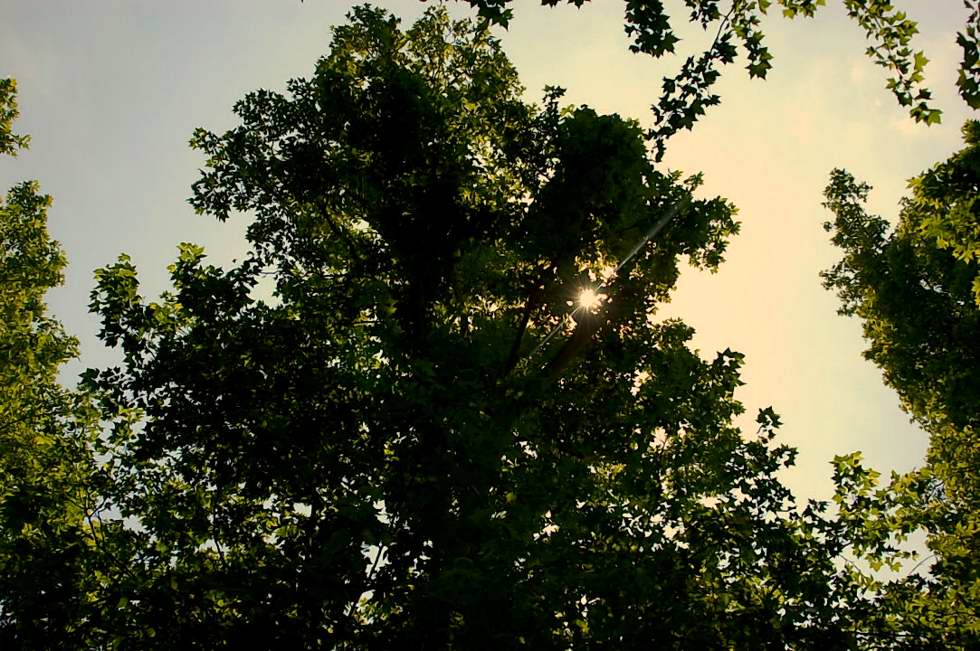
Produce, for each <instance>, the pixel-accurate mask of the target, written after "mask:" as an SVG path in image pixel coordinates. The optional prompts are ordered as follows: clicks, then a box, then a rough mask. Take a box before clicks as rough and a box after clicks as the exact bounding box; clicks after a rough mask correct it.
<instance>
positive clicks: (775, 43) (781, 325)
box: [0, 0, 975, 497]
mask: <svg viewBox="0 0 980 651" xmlns="http://www.w3.org/2000/svg"><path fill="white" fill-rule="evenodd" d="M377 4H380V5H381V6H384V7H387V8H389V9H391V10H392V11H394V12H395V13H396V14H397V15H399V16H401V17H402V18H404V19H405V20H406V21H407V22H409V21H411V20H412V19H413V18H414V17H416V16H417V15H418V14H419V13H420V12H421V11H422V10H423V9H424V7H425V6H424V5H423V4H421V3H419V2H417V1H416V0H401V1H398V2H379V3H377ZM516 4H517V9H516V17H515V20H514V22H513V24H512V26H511V28H510V30H509V31H507V32H501V34H500V35H501V38H502V39H503V42H504V46H505V49H506V51H507V52H508V54H509V55H510V57H511V59H512V60H513V61H514V63H515V64H516V66H517V69H518V70H519V72H520V73H521V76H522V79H523V81H524V84H525V86H526V87H527V88H528V97H529V99H531V100H538V99H539V98H540V97H541V89H542V87H543V86H544V85H545V84H553V85H560V86H563V87H565V88H567V89H568V94H567V95H566V99H567V100H568V101H569V102H570V103H575V104H580V103H587V104H590V105H592V106H594V107H595V108H596V109H597V110H599V111H601V112H617V113H619V114H621V115H624V116H630V117H636V118H638V119H640V121H641V122H643V123H644V124H649V122H650V112H649V105H650V104H651V103H652V102H653V101H654V100H655V98H656V96H657V95H658V94H659V82H660V79H661V78H662V77H663V76H664V75H665V74H668V73H672V72H673V71H674V70H676V68H677V67H678V66H679V65H680V64H681V62H682V59H681V58H678V57H675V58H667V59H664V60H661V61H659V62H658V61H654V60H652V59H650V58H649V57H646V56H638V55H631V54H629V52H628V51H627V44H628V42H627V39H626V36H625V35H624V33H623V27H622V25H623V22H622V11H623V5H624V3H623V2H622V1H621V0H594V2H593V3H592V4H591V5H589V6H586V7H584V8H583V9H581V10H576V9H574V8H572V7H561V8H557V9H546V8H541V7H538V6H536V5H537V3H536V2H531V1H529V0H518V2H517V3H516ZM828 4H830V5H832V6H829V7H825V8H824V9H823V11H821V12H820V15H819V16H818V18H816V19H814V20H802V19H799V20H797V21H795V22H790V21H787V20H784V19H783V18H782V17H781V16H780V15H779V12H778V11H776V10H774V11H773V15H772V16H771V17H770V19H769V20H768V21H767V22H766V23H765V24H764V26H765V28H766V29H765V31H766V32H767V35H768V39H769V46H770V50H771V51H772V53H773V54H774V55H775V61H774V69H773V70H772V72H771V73H770V78H769V79H768V80H767V81H764V82H763V81H758V80H756V81H750V80H749V79H748V77H747V74H746V73H745V72H744V70H743V69H742V68H741V65H743V64H737V65H733V66H729V67H728V68H727V69H726V70H725V73H726V74H725V75H724V76H723V81H722V82H721V84H720V94H721V95H722V105H721V106H720V107H716V108H714V109H712V110H709V113H708V115H707V116H706V117H705V118H703V119H702V120H701V122H700V123H698V125H696V127H695V129H694V131H693V132H685V133H683V134H681V135H678V136H676V137H675V138H674V139H673V140H671V142H670V143H669V145H668V153H667V157H666V159H665V166H667V167H670V168H672V169H680V170H683V171H685V172H688V173H694V172H697V171H703V172H704V174H705V181H706V183H705V193H706V194H711V195H712V196H713V195H715V194H720V195H722V196H725V197H727V198H729V199H730V200H731V201H733V202H734V203H735V204H736V205H737V206H738V207H739V209H740V218H741V220H742V222H743V224H742V233H741V235H739V236H738V237H737V238H736V239H735V240H734V241H733V242H732V244H731V247H730V249H729V250H730V253H729V255H728V262H726V263H725V264H724V265H723V267H722V269H721V271H720V272H719V273H718V274H715V275H710V274H703V273H699V272H696V271H694V270H690V271H688V272H687V273H686V274H685V275H684V276H683V277H682V279H681V284H680V288H679V290H678V292H677V294H676V297H675V300H674V302H673V303H672V304H671V305H670V306H667V307H666V308H665V309H664V311H663V313H664V315H665V316H680V317H682V318H684V319H685V320H686V321H687V322H688V323H690V324H692V325H693V326H694V327H695V328H697V330H698V336H697V339H696V345H697V346H698V347H699V348H700V349H701V351H702V353H703V354H704V355H706V356H713V354H714V351H716V350H720V349H724V348H726V347H731V348H732V349H735V350H740V351H742V352H744V353H746V356H747V360H746V368H745V372H744V376H743V380H744V381H745V382H746V383H747V384H746V386H745V387H743V389H742V390H741V392H740V394H739V397H740V398H741V399H742V400H743V401H744V402H745V404H746V407H747V409H748V415H749V418H748V420H747V422H749V421H751V417H752V416H753V415H754V414H755V411H756V410H757V409H758V408H760V407H765V406H768V405H773V406H774V407H775V409H776V411H777V412H779V413H780V414H781V415H782V417H783V422H784V427H783V429H782V439H783V440H784V441H785V442H788V443H790V444H793V445H796V446H798V447H799V449H800V457H799V460H798V466H797V468H795V469H793V470H791V471H788V472H787V474H786V478H787V481H788V482H789V484H790V485H791V487H793V488H794V489H795V490H796V491H797V493H798V494H800V495H801V496H803V497H810V496H814V497H826V496H827V494H828V491H829V488H830V480H829V478H830V473H831V469H830V466H829V465H828V462H829V461H830V460H831V458H832V457H833V455H834V454H840V453H845V452H850V451H852V450H856V449H859V450H863V451H864V452H865V456H866V458H867V459H868V460H869V461H870V462H871V464H872V465H874V466H876V467H878V468H879V469H881V470H885V471H887V470H890V469H898V470H907V469H909V468H911V467H912V466H913V465H916V464H918V463H919V462H920V461H921V459H922V457H923V453H924V450H925V445H926V437H925V435H924V434H923V433H922V432H920V431H918V430H917V429H916V428H914V427H913V426H912V425H910V424H909V423H908V418H907V417H906V416H905V415H904V414H903V413H902V412H901V411H900V410H899V408H898V401H897V399H896V398H895V396H894V394H893V393H892V392H891V391H890V390H888V389H886V388H884V387H883V386H882V384H881V379H880V373H879V372H878V370H877V369H875V368H874V367H872V366H871V365H870V364H869V363H867V362H865V361H864V360H863V359H862V358H861V355H860V352H861V350H863V348H864V345H863V342H862V340H861V332H860V326H859V324H858V323H857V322H855V321H852V320H846V319H843V318H841V317H838V316H837V315H836V313H835V310H836V306H837V303H836V299H835V298H834V297H833V295H831V294H830V293H828V292H826V291H824V290H823V289H822V288H821V287H820V281H819V278H818V275H817V274H818V272H819V271H820V270H821V269H824V268H826V267H828V266H830V265H831V264H832V263H833V262H834V261H835V259H836V253H835V251H834V249H832V248H831V247H830V246H829V244H828V241H827V235H826V234H825V233H824V232H823V230H822V228H821V224H822V223H823V222H824V221H825V220H826V219H828V218H829V214H828V213H827V212H826V211H825V210H823V208H821V206H820V202H821V200H822V197H821V192H822V189H823V187H824V185H825V184H826V181H827V177H828V174H829V172H830V170H831V169H832V168H834V167H845V168H847V169H848V170H850V171H851V172H852V173H853V174H855V176H857V177H858V178H859V179H862V180H864V181H867V182H869V183H871V184H872V185H874V186H875V192H874V193H873V194H872V208H873V209H874V211H875V212H878V213H880V214H882V215H885V216H887V217H888V218H890V219H894V218H895V217H896V216H897V204H898V200H899V198H900V197H901V196H902V194H903V193H904V189H905V181H906V180H907V179H908V178H909V177H911V176H913V175H915V174H917V173H919V172H921V171H922V170H923V169H925V168H926V167H928V166H930V165H932V164H933V163H935V162H937V161H939V160H941V159H942V158H945V157H946V156H948V155H949V154H950V153H952V152H953V151H955V150H957V149H958V148H959V147H960V145H961V142H960V135H959V129H960V126H961V125H962V123H963V121H964V120H965V119H966V118H967V117H970V116H971V115H974V117H975V114H973V112H971V111H970V110H969V109H968V107H967V106H966V105H965V104H964V103H962V102H961V101H959V100H958V98H957V97H956V94H955V88H954V85H953V82H954V80H955V76H956V73H955V68H956V62H957V61H958V56H959V54H958V50H957V47H956V45H955V41H954V39H955V31H956V29H957V28H962V25H963V24H964V22H965V18H966V12H965V10H964V9H963V6H962V2H960V0H931V1H930V2H910V1H906V2H901V1H899V2H896V4H898V5H899V6H902V7H903V8H906V9H907V11H908V13H909V14H910V15H911V16H912V17H913V18H915V19H917V20H919V22H920V31H921V33H920V35H919V38H918V46H919V47H920V48H922V49H924V50H925V51H926V54H927V56H928V57H929V58H930V59H931V63H930V64H929V66H928V67H927V70H926V77H927V81H928V84H929V86H930V87H931V89H932V90H933V91H934V93H935V97H936V104H937V105H938V106H939V107H940V108H942V109H943V111H944V121H943V124H942V125H941V126H938V127H931V128H928V129H927V128H926V127H922V126H917V125H914V124H912V123H911V121H910V120H909V119H908V118H906V117H905V113H904V112H903V110H902V109H901V108H900V107H898V106H897V104H896V102H895V101H894V99H893V98H892V96H891V95H890V94H888V92H887V91H886V90H885V89H884V73H883V72H882V71H880V69H878V68H876V67H874V66H873V64H872V63H871V62H870V61H869V60H868V59H866V58H865V57H864V55H863V51H864V48H865V47H866V46H867V43H866V42H865V41H864V38H863V34H862V32H861V31H860V29H859V28H858V27H857V26H856V25H855V24H853V23H851V22H850V21H848V20H847V19H846V17H845V16H844V15H843V11H842V9H840V7H839V6H838V5H839V4H840V3H839V2H837V1H836V0H830V2H829V3H828ZM667 5H668V7H670V8H672V9H673V14H674V15H675V16H676V20H675V24H676V26H677V27H678V28H679V29H678V31H679V32H680V33H681V34H682V36H684V37H685V39H684V40H683V41H682V42H681V43H680V44H679V46H678V50H679V52H681V53H684V54H685V55H686V54H687V53H694V52H695V51H696V49H697V47H698V45H699V44H701V43H703V42H704V40H705V37H704V35H703V34H701V33H699V31H698V30H696V29H695V30H692V29H691V28H690V27H689V26H687V25H686V24H685V17H686V15H687V12H686V10H684V8H683V7H682V6H681V5H682V3H681V2H680V1H679V0H677V1H674V2H669V1H668V3H667ZM906 5H907V7H906ZM349 7H350V4H348V3H346V2H341V1H340V0H306V2H305V3H302V4H301V3H300V1H299V0H275V1H274V0H249V1H246V0H221V1H219V0H208V1H207V2H200V1H194V2H191V1H180V2H174V1H171V2H158V1H156V0H89V1H88V2H78V1H77V0H64V1H55V0H0V16H2V17H3V18H2V20H0V76H12V77H15V78H16V79H17V80H18V86H19V91H20V105H21V113H22V117H21V119H20V121H19V123H18V127H19V128H18V131H19V132H21V133H30V134H31V135H32V138H33V140H32V145H31V149H30V151H28V152H24V153H23V154H21V155H20V156H19V157H18V158H16V159H0V186H2V187H3V188H7V187H9V186H11V185H13V184H14V183H15V182H17V181H19V180H22V179H27V178H36V179H39V180H40V182H41V186H42V189H43V190H44V191H45V192H47V193H49V194H51V195H53V197H54V200H55V203H54V207H53V208H52V210H51V211H50V214H49V217H50V229H51V232H52V234H53V236H54V237H55V238H56V239H58V240H59V241H60V242H61V243H62V245H63V246H64V248H65V249H66V251H67V254H68V258H69V261H70V267H69V269H68V273H67V282H66V284H65V287H64V288H61V289H59V290H56V291H55V292H53V294H52V296H51V301H50V304H51V307H52V309H53V311H54V313H55V314H56V316H58V317H59V318H61V319H62V320H63V321H64V322H65V324H66V326H67V327H68V329H69V330H70V331H71V332H73V333H75V334H76V335H78V336H79V337H80V338H81V341H82V361H81V365H75V366H73V367H72V368H73V370H76V371H77V370H78V368H80V367H81V366H82V365H84V366H98V365H101V364H105V363H107V362H108V361H109V360H112V359H113V355H111V354H110V353H108V352H106V351H105V350H103V349H102V347H101V345H100V344H99V342H98V341H97V339H96V338H95V332H96V330H97V323H96V321H95V319H94V318H93V317H92V316H90V315H88V314H87V309H86V305H87V303H88V293H89V291H90V290H91V288H92V286H93V281H92V272H93V270H94V269H95V268H97V267H99V266H102V265H105V264H109V263H111V262H112V261H114V260H115V258H116V256H117V255H118V254H119V253H121V252H127V253H129V254H130V255H131V256H132V257H133V259H134V261H135V263H136V265H137V267H138V268H139V270H140V276H141V279H142V281H143V289H144V291H143V294H144V296H155V295H156V294H157V293H158V292H160V291H161V290H162V289H164V288H165V287H166V281H167V276H166V266H167V264H169V263H170V262H171V261H172V260H173V259H174V257H175V256H176V246H177V244H178V243H179V242H181V241H192V242H196V243H199V244H202V245H204V246H205V247H206V249H207V251H208V253H209V256H210V259H211V260H212V261H216V262H219V263H220V262H227V261H229V260H231V259H232V258H234V257H236V256H239V255H240V254H241V253H242V252H243V251H244V244H243V239H242V232H243V230H244V223H243V222H242V221H238V222H229V223H226V224H219V223H217V222H216V221H215V220H213V219H211V218H208V217H200V216H197V215H195V214H194V213H193V211H192V210H191V209H190V207H189V206H188V205H187V203H186V198H187V197H188V196H189V195H190V184H191V183H192V182H193V181H194V180H196V178H197V169H198V167H199V166H200V165H201V164H202V159H201V157H200V156H199V155H198V154H197V153H196V152H193V151H191V150H190V149H189V148H188V147H187V141H188V139H189V138H190V135H191V132H192V130H193V129H194V128H195V127H197V126H204V127H207V128H209V129H211V130H214V131H221V130H223V129H226V128H229V127H231V126H232V125H233V124H234V123H235V121H234V117H233V115H232V114H231V107H232V105H233V103H234V102H235V100H237V99H238V98H239V97H241V96H242V95H243V94H245V93H246V92H248V91H251V90H254V89H256V88H260V87H264V88H272V89H282V88H283V87H284V84H285V80H286V79H288V78H290V77H296V76H308V75H309V74H311V73H312V70H313V65H314V63H315V61H316V59H317V57H319V56H320V55H322V54H324V53H325V52H326V51H327V48H328V45H329V27H330V26H331V25H335V24H337V23H339V22H342V20H343V16H344V14H345V13H346V11H347V10H348V9H349ZM452 9H453V11H454V12H455V13H458V14H461V15H465V14H467V13H468V10H466V9H465V7H462V6H455V5H454V6H453V7H452Z"/></svg>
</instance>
